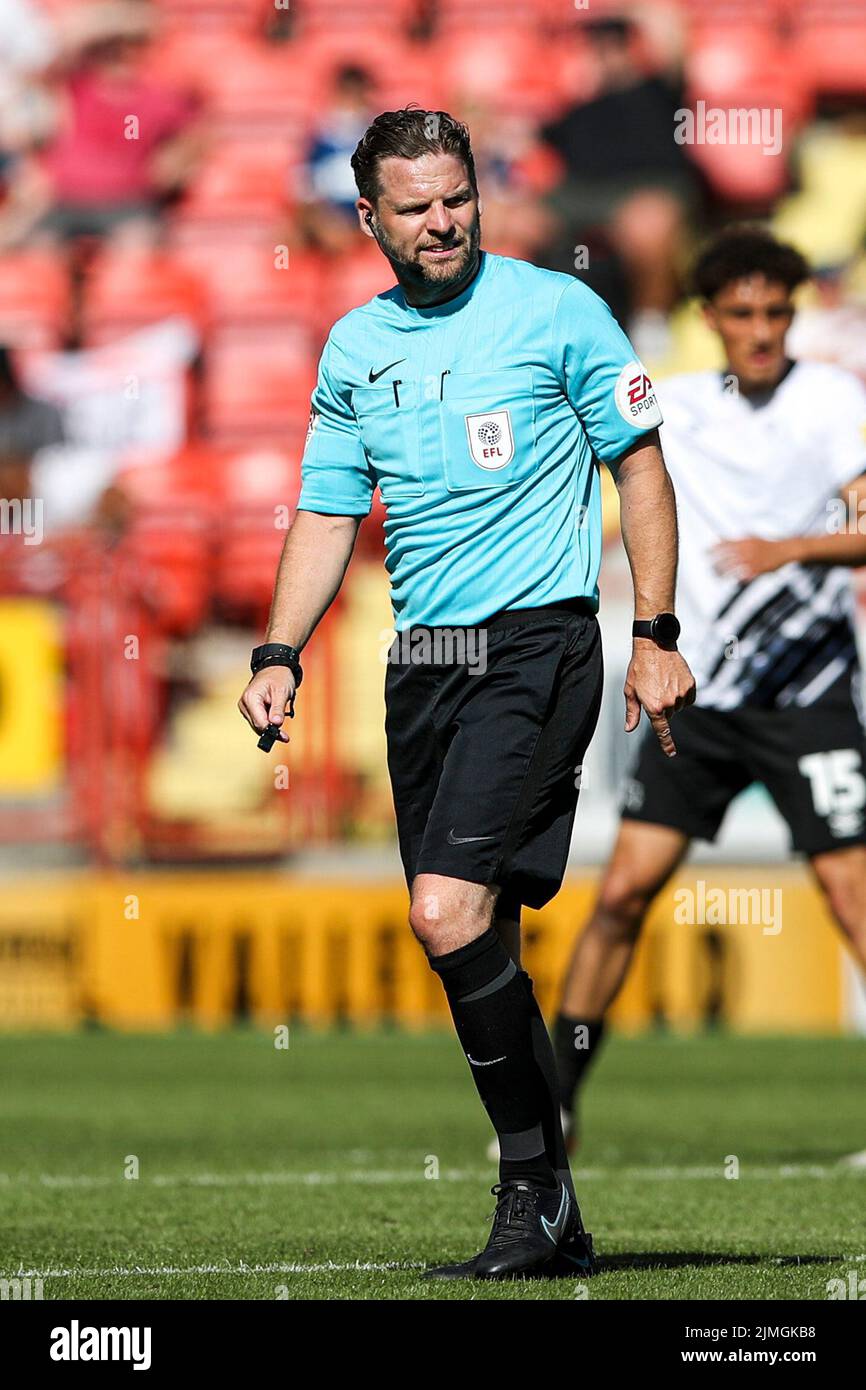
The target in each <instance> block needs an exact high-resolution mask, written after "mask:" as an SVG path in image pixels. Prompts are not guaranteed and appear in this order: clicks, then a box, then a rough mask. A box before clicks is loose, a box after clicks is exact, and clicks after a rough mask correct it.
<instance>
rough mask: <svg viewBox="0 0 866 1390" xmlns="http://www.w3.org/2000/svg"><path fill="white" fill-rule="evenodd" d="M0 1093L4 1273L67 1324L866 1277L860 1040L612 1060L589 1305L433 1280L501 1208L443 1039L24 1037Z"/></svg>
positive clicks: (554, 1289)
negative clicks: (36, 1291)
mask: <svg viewBox="0 0 866 1390" xmlns="http://www.w3.org/2000/svg"><path fill="white" fill-rule="evenodd" d="M0 1069H2V1074H3V1076H4V1078H5V1080H4V1085H3V1087H2V1089H0V1128H2V1134H3V1153H2V1158H0V1205H2V1213H0V1222H2V1228H3V1232H4V1240H3V1253H2V1256H0V1262H2V1270H0V1273H2V1275H3V1276H5V1277H9V1276H11V1275H15V1274H20V1275H27V1274H29V1275H30V1276H31V1278H34V1279H35V1278H38V1277H41V1278H42V1281H43V1284H42V1290H43V1296H44V1298H45V1299H58V1298H60V1299H62V1298H129V1299H138V1298H157V1299H278V1298H289V1299H293V1298H316V1299H319V1298H322V1299H329V1298H337V1299H391V1298H399V1299H442V1298H448V1299H453V1298H456V1299H463V1298H476V1299H502V1298H506V1299H574V1298H577V1297H589V1298H591V1299H610V1298H625V1299H667V1298H695V1299H740V1298H745V1299H756V1298H758V1299H763V1298H767V1299H775V1298H806V1299H825V1298H826V1297H827V1281H828V1280H829V1279H831V1278H843V1279H847V1278H849V1277H850V1271H852V1270H854V1271H856V1273H857V1276H858V1278H859V1277H864V1278H866V1259H864V1257H866V1169H862V1168H861V1169H860V1170H859V1171H858V1170H856V1169H854V1168H852V1167H850V1166H847V1167H846V1166H845V1165H844V1164H842V1163H840V1159H841V1158H842V1157H843V1156H844V1155H847V1154H850V1153H851V1152H853V1151H856V1150H862V1149H864V1148H866V1113H864V1106H863V1103H862V1101H863V1094H864V1074H866V1041H864V1040H858V1039H854V1038H840V1039H831V1038H827V1039H817V1040H807V1039H796V1040H794V1039H775V1038H771V1039H760V1040H756V1039H746V1038H731V1037H726V1036H724V1035H721V1034H718V1035H705V1036H698V1037H693V1038H682V1037H670V1036H664V1035H653V1036H650V1037H646V1038H642V1039H624V1038H614V1039H612V1041H611V1042H610V1044H609V1045H608V1046H607V1048H606V1050H605V1052H604V1054H603V1055H602V1057H601V1058H600V1060H599V1062H598V1065H597V1069H596V1071H595V1073H594V1074H593V1076H592V1079H591V1081H590V1084H589V1086H588V1089H587V1094H586V1098H585V1103H584V1119H585V1131H586V1138H585V1142H584V1145H583V1148H582V1149H581V1151H580V1153H579V1155H578V1156H577V1157H576V1159H575V1167H576V1181H577V1187H578V1195H579V1197H580V1201H581V1205H582V1208H583V1211H584V1216H585V1220H586V1223H587V1226H588V1227H589V1228H590V1229H591V1230H592V1231H593V1232H594V1234H595V1241H596V1247H597V1250H598V1252H599V1254H600V1256H601V1258H602V1262H603V1263H602V1272H601V1273H600V1274H599V1275H598V1276H597V1277H596V1278H595V1279H592V1280H590V1281H587V1282H586V1284H584V1285H582V1286H581V1285H580V1284H578V1283H577V1282H576V1281H574V1280H555V1281H553V1280H551V1281H537V1280H536V1281H523V1282H520V1283H508V1284H483V1283H474V1282H472V1283H466V1282H460V1283H448V1284H442V1283H432V1284H431V1283H425V1282H423V1281H422V1279H421V1277H420V1271H421V1268H422V1267H423V1266H424V1265H425V1264H427V1263H431V1262H440V1261H444V1260H453V1259H463V1258H466V1257H468V1256H469V1255H470V1254H471V1253H473V1252H474V1251H475V1250H476V1249H478V1248H480V1246H482V1245H483V1244H484V1242H485V1240H486V1238H487V1231H488V1229H489V1223H488V1221H487V1216H488V1214H489V1213H490V1212H491V1210H492V1207H493V1204H494V1203H493V1198H492V1197H491V1196H490V1195H489V1190H488V1189H489V1188H490V1186H491V1184H492V1183H493V1182H494V1181H495V1180H496V1174H495V1171H494V1168H493V1165H491V1164H489V1163H488V1162H487V1161H486V1160H485V1157H484V1150H485V1147H486V1144H487V1142H488V1140H489V1138H490V1131H489V1128H488V1122H487V1119H486V1117H485V1115H484V1112H483V1111H482V1109H481V1106H480V1103H479V1102H478V1100H477V1099H476V1096H475V1091H474V1087H473V1085H472V1081H471V1078H470V1075H469V1071H468V1068H467V1066H466V1063H465V1061H464V1059H463V1057H462V1056H461V1054H460V1052H459V1049H458V1046H457V1043H456V1041H455V1039H454V1038H452V1037H451V1036H449V1035H448V1034H446V1033H429V1034H426V1035H420V1036H407V1035H404V1034H401V1033H398V1032H390V1031H382V1032H375V1033H355V1032H350V1031H346V1032H331V1033H327V1034H323V1033H316V1032H313V1031H309V1030H305V1029H301V1028H295V1029H293V1030H292V1033H291V1039H290V1046H289V1047H288V1048H287V1049H286V1050H281V1049H277V1048H275V1046H274V1038H273V1036H272V1035H270V1034H267V1033H261V1032H254V1031H246V1030H237V1031H234V1032H230V1033H220V1034H214V1035H206V1034H200V1033H192V1032H189V1033H187V1032H178V1033H174V1034H170V1035H168V1036H159V1037H140V1036H121V1035H115V1034H111V1033H99V1032H90V1033H81V1034H73V1035H59V1036H50V1037H49V1036H44V1035H42V1036H38V1037H4V1038H0ZM731 1157H733V1158H735V1159H736V1160H737V1161H738V1164H739V1177H738V1178H736V1179H732V1178H727V1177H725V1168H726V1163H727V1166H728V1168H729V1170H730V1169H731V1168H732V1167H733V1164H732V1163H731V1161H730V1160H731ZM133 1160H137V1165H138V1177H137V1178H128V1177H126V1176H124V1174H125V1172H126V1171H133ZM436 1173H438V1176H434V1175H435V1174H436Z"/></svg>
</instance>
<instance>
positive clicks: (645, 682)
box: [623, 637, 695, 758]
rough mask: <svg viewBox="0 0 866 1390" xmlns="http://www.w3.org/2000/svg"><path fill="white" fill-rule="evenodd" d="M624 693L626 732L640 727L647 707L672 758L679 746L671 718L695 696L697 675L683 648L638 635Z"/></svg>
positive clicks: (663, 744) (664, 748)
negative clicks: (669, 647) (682, 653)
mask: <svg viewBox="0 0 866 1390" xmlns="http://www.w3.org/2000/svg"><path fill="white" fill-rule="evenodd" d="M623 693H624V695H625V728H626V733H629V734H630V733H632V732H633V731H634V730H635V729H636V728H637V726H638V724H639V723H640V712H641V709H643V710H644V711H645V712H646V716H647V718H648V719H649V721H650V723H651V724H652V726H653V728H654V729H655V732H656V737H657V738H658V741H659V743H660V744H661V746H662V752H663V753H665V754H666V755H667V757H669V758H672V757H673V756H674V754H675V753H676V751H677V750H676V745H675V744H674V741H673V739H672V737H671V727H670V724H669V722H668V721H669V719H670V717H671V715H672V714H674V713H676V711H677V710H680V709H685V708H686V706H687V705H690V704H692V703H693V702H694V698H695V678H694V676H693V675H692V673H691V671H690V670H689V668H688V666H687V665H686V662H685V661H684V660H683V658H682V657H681V656H680V654H679V652H669V651H665V650H664V649H663V648H662V647H659V646H657V645H656V643H655V642H653V641H651V640H650V639H649V638H646V637H636V638H635V639H634V646H633V648H632V655H631V661H630V662H629V666H628V671H627V672H626V677H625V685H624V687H623Z"/></svg>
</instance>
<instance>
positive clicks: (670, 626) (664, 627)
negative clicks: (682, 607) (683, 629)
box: [652, 613, 680, 647]
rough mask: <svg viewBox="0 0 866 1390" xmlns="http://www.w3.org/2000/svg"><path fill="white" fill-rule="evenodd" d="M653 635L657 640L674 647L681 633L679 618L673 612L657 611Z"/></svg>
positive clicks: (653, 624) (653, 622)
mask: <svg viewBox="0 0 866 1390" xmlns="http://www.w3.org/2000/svg"><path fill="white" fill-rule="evenodd" d="M652 635H653V638H654V640H655V641H656V642H659V643H660V644H662V645H663V646H666V647H672V646H673V645H674V643H675V642H676V640H677V638H678V637H679V635H680V624H679V619H678V618H676V617H675V616H674V614H673V613H657V614H656V616H655V617H654V618H653V620H652Z"/></svg>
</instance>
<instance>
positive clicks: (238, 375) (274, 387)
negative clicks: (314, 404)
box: [202, 328, 316, 445]
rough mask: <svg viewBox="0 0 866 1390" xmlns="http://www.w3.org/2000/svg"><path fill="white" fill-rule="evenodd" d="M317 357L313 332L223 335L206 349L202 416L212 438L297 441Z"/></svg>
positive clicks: (233, 441)
mask: <svg viewBox="0 0 866 1390" xmlns="http://www.w3.org/2000/svg"><path fill="white" fill-rule="evenodd" d="M315 369H316V353H315V350H314V346H313V340H312V338H311V336H310V334H309V333H307V332H305V331H304V330H302V329H294V330H291V329H286V328H280V329H279V330H278V331H273V330H271V331H270V332H265V331H263V330H262V329H254V330H250V331H238V330H233V331H231V332H223V333H221V334H220V335H219V336H218V337H217V338H216V339H215V340H213V341H212V342H211V344H210V345H209V348H208V352H207V357H206V364H205V379H204V387H203V393H202V394H203V415H204V423H205V428H206V430H207V433H208V437H209V439H211V440H213V441H214V442H216V443H220V444H232V445H234V444H243V443H246V442H248V441H249V440H250V439H251V438H258V439H262V438H267V439H280V438H282V439H284V440H285V439H287V437H288V435H289V433H290V432H291V433H292V435H293V437H294V438H295V439H297V437H298V434H299V431H300V430H301V427H302V426H305V425H306V422H307V420H308V419H309V414H310V393H311V391H312V389H313V386H314V385H315Z"/></svg>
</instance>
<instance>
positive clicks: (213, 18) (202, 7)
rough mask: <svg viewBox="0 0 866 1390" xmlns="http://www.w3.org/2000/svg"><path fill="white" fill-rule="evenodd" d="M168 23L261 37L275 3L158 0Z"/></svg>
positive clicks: (158, 6)
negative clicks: (260, 34)
mask: <svg viewBox="0 0 866 1390" xmlns="http://www.w3.org/2000/svg"><path fill="white" fill-rule="evenodd" d="M154 3H155V7H156V8H157V9H158V10H159V11H160V12H161V14H162V16H163V18H164V20H165V21H166V23H168V24H170V25H171V26H172V27H176V28H179V29H187V30H191V29H195V30H198V31H199V32H202V31H205V32H207V31H208V30H223V31H228V30H231V31H233V32H241V33H261V32H263V30H264V26H265V22H266V19H267V17H268V16H269V14H270V13H271V11H272V9H273V0H154Z"/></svg>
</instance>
